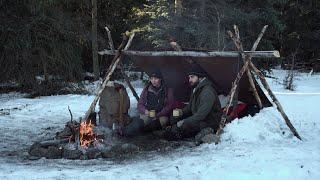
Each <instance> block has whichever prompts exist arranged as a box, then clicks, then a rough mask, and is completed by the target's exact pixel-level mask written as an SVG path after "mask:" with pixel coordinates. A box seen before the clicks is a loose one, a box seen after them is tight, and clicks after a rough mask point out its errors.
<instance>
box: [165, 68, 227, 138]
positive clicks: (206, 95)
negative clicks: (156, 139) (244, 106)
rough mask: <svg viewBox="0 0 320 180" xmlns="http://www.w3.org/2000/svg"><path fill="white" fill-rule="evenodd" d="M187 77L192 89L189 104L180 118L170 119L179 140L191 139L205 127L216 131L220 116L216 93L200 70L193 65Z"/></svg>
mask: <svg viewBox="0 0 320 180" xmlns="http://www.w3.org/2000/svg"><path fill="white" fill-rule="evenodd" d="M188 77H189V84H190V85H191V86H192V87H193V90H192V93H191V97H190V100H189V103H188V104H187V105H186V106H185V107H184V108H183V109H182V116H181V117H180V118H176V119H173V118H172V119H171V125H172V129H175V130H176V131H177V132H179V133H180V137H181V138H183V137H193V136H195V135H196V134H197V133H198V132H200V131H201V129H203V128H205V127H211V128H213V129H214V130H215V131H216V130H217V129H218V127H219V124H220V120H221V115H222V113H221V105H220V101H219V98H218V95H217V92H216V91H215V89H214V88H213V84H212V82H211V81H210V80H209V79H208V78H207V77H206V73H205V72H204V71H203V70H202V68H201V67H200V66H199V65H197V64H193V65H192V67H191V70H190V71H189V73H188ZM169 132H170V131H169Z"/></svg>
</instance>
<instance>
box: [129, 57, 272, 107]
mask: <svg viewBox="0 0 320 180" xmlns="http://www.w3.org/2000/svg"><path fill="white" fill-rule="evenodd" d="M190 59H191V58H190V57H178V56H175V57H171V56H161V57H157V56H134V57H133V63H134V64H135V65H136V66H137V67H139V68H141V69H142V70H143V71H145V72H147V73H148V72H149V71H150V70H152V69H153V68H159V69H160V70H161V72H162V74H163V78H164V81H165V83H166V84H167V86H169V87H171V88H173V90H174V95H175V98H176V99H177V100H179V101H184V102H186V101H188V100H189V97H190V92H191V88H190V87H189V84H188V79H187V72H188V69H189V68H190V63H189V60H190ZM192 60H193V61H194V62H196V63H198V64H199V65H200V66H201V67H202V68H203V69H204V70H205V71H206V72H207V74H208V76H209V79H210V80H211V81H212V82H213V83H214V85H215V89H216V91H217V92H218V94H224V95H227V94H228V93H229V92H230V89H231V87H232V82H233V81H234V80H235V78H236V76H237V73H238V71H240V69H241V67H242V65H243V62H242V60H241V59H238V58H226V57H205V58H195V57H192ZM255 83H256V82H255ZM256 87H257V90H258V93H259V95H260V98H261V101H262V103H263V105H264V106H265V107H267V106H271V103H270V101H269V100H268V98H267V97H266V96H265V94H264V93H263V92H262V90H261V88H260V86H258V85H257V83H256ZM250 89H251V88H250V84H249V80H248V77H247V75H246V73H245V74H244V76H243V77H242V79H241V81H240V86H239V100H240V101H242V102H245V103H247V104H257V102H256V100H255V98H254V96H253V93H252V92H251V91H250Z"/></svg>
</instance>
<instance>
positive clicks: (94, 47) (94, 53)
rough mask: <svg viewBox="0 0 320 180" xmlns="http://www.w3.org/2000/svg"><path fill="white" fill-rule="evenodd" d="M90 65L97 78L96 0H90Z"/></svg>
mask: <svg viewBox="0 0 320 180" xmlns="http://www.w3.org/2000/svg"><path fill="white" fill-rule="evenodd" d="M91 2H92V65H93V73H94V75H95V78H96V79H98V78H99V75H100V72H99V60H98V43H97V9H98V8H97V0H92V1H91Z"/></svg>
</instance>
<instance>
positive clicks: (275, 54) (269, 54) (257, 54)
mask: <svg viewBox="0 0 320 180" xmlns="http://www.w3.org/2000/svg"><path fill="white" fill-rule="evenodd" d="M98 53H99V54H100V55H115V54H116V52H115V51H113V50H104V51H99V52H98ZM243 53H244V54H246V55H250V56H251V57H254V58H279V57H280V53H279V51H244V52H243ZM122 54H123V55H127V56H184V57H185V56H187V57H188V56H189V57H239V52H238V51H207V52H201V51H131V50H127V51H122Z"/></svg>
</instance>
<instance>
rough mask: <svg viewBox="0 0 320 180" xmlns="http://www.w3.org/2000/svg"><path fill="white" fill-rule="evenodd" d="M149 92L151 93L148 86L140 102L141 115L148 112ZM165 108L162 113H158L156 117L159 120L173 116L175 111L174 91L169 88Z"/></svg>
mask: <svg viewBox="0 0 320 180" xmlns="http://www.w3.org/2000/svg"><path fill="white" fill-rule="evenodd" d="M148 91H150V88H149V85H147V86H146V87H145V88H144V89H143V91H142V93H141V95H140V98H139V102H138V111H139V113H140V114H144V113H145V111H146V110H147V108H146V104H147V100H148V99H147V95H148ZM164 103H165V104H164V107H163V108H162V110H161V111H160V112H158V113H157V114H156V117H157V118H159V117H161V116H166V117H169V116H170V115H171V112H172V109H173V103H174V97H173V89H172V88H167V89H166V98H165V102H164Z"/></svg>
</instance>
